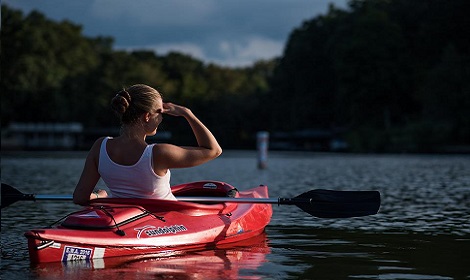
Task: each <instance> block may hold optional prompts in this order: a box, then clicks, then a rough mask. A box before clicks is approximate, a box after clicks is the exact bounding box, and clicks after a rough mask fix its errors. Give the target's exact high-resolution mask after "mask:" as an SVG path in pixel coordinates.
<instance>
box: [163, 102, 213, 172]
mask: <svg viewBox="0 0 470 280" xmlns="http://www.w3.org/2000/svg"><path fill="white" fill-rule="evenodd" d="M163 113H164V114H168V115H172V116H177V117H184V118H185V119H186V120H187V121H188V123H189V125H190V126H191V129H192V131H193V133H194V136H195V137H196V140H197V144H198V146H197V147H180V146H175V145H171V144H159V145H156V147H155V148H154V155H155V157H154V163H155V165H154V167H155V169H156V170H157V169H159V170H164V169H168V168H183V167H192V166H196V165H199V164H202V163H204V162H207V161H209V160H212V159H214V158H216V157H218V156H219V155H220V154H221V153H222V148H221V147H220V145H219V143H218V142H217V139H215V137H214V135H213V134H212V133H211V132H210V130H209V129H208V128H207V127H206V126H205V125H204V124H203V123H202V122H201V121H200V120H199V119H198V118H197V117H196V116H195V115H194V114H193V112H192V111H191V110H190V109H188V108H186V107H183V106H180V105H176V104H173V103H163Z"/></svg>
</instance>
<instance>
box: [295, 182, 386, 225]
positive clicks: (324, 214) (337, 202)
mask: <svg viewBox="0 0 470 280" xmlns="http://www.w3.org/2000/svg"><path fill="white" fill-rule="evenodd" d="M292 202H293V204H295V205H297V207H299V208H300V209H302V210H304V211H305V212H307V213H309V214H310V215H312V216H315V217H319V218H350V217H361V216H368V215H374V214H377V212H378V211H379V208H380V193H379V192H378V191H333V190H323V189H319V190H311V191H308V192H305V193H303V194H301V195H299V196H297V197H295V198H293V199H292Z"/></svg>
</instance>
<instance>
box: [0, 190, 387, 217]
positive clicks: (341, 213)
mask: <svg viewBox="0 0 470 280" xmlns="http://www.w3.org/2000/svg"><path fill="white" fill-rule="evenodd" d="M177 199H178V200H179V201H186V202H233V203H265V204H278V205H296V206H297V207H299V208H300V209H302V210H303V211H305V212H307V213H309V214H310V215H312V216H315V217H319V218H349V217H360V216H367V215H374V214H377V212H378V211H379V208H380V193H379V192H378V191H333V190H323V189H318V190H311V191H308V192H305V193H303V194H301V195H298V196H296V197H294V198H231V197H192V196H191V197H177ZM19 200H34V201H35V200H72V196H71V195H44V194H43V195H41V194H24V193H22V192H20V191H19V190H17V189H16V188H14V187H12V186H10V185H8V184H4V183H2V205H1V208H4V207H6V206H8V205H10V204H12V203H15V202H16V201H19Z"/></svg>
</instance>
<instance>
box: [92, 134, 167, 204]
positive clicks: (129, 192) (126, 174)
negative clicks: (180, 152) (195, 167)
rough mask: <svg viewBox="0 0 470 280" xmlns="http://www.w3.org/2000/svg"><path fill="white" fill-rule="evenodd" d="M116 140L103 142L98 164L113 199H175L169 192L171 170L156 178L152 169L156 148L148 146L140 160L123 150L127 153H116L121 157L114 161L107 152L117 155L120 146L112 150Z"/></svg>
mask: <svg viewBox="0 0 470 280" xmlns="http://www.w3.org/2000/svg"><path fill="white" fill-rule="evenodd" d="M113 141H115V140H113V139H112V138H110V137H106V138H104V139H103V141H102V143H101V147H100V155H99V163H98V172H99V174H100V175H101V178H102V179H103V181H104V182H105V183H106V185H107V186H108V188H109V190H110V191H111V194H110V195H111V196H112V197H120V198H132V197H134V198H158V199H172V200H176V198H175V197H174V196H173V194H172V193H171V189H170V177H171V173H170V170H167V172H166V174H164V176H159V175H157V174H156V173H155V172H154V170H153V167H152V150H153V145H149V146H146V147H145V148H144V150H143V151H142V153H141V155H140V157H139V158H136V155H137V154H136V153H135V152H134V153H131V154H132V155H130V156H127V157H126V156H125V155H124V153H125V152H126V149H121V151H123V152H124V153H122V154H121V155H119V153H115V156H116V154H117V155H118V157H115V158H114V159H113V158H112V157H111V156H110V155H109V153H108V151H114V152H116V151H115V150H116V148H118V146H115V147H114V148H110V147H109V146H112V144H113V143H112V142H113ZM108 144H109V145H108ZM130 150H133V149H132V148H131V149H130ZM134 150H135V151H138V149H134ZM117 158H120V159H117Z"/></svg>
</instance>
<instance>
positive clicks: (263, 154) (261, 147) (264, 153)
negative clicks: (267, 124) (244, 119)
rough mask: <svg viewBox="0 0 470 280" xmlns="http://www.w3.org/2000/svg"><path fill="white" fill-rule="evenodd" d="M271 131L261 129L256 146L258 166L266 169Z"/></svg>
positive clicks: (257, 135)
mask: <svg viewBox="0 0 470 280" xmlns="http://www.w3.org/2000/svg"><path fill="white" fill-rule="evenodd" d="M268 143H269V132H267V131H259V132H258V133H257V134H256V144H257V145H256V146H257V150H258V168H259V169H265V168H266V167H267V166H268V163H267V161H268Z"/></svg>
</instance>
